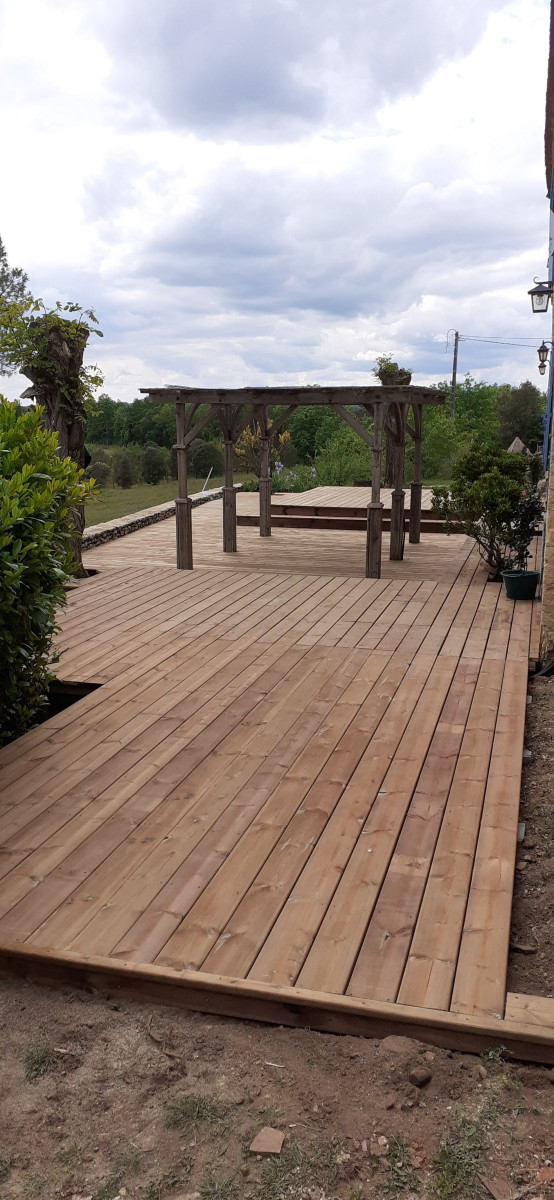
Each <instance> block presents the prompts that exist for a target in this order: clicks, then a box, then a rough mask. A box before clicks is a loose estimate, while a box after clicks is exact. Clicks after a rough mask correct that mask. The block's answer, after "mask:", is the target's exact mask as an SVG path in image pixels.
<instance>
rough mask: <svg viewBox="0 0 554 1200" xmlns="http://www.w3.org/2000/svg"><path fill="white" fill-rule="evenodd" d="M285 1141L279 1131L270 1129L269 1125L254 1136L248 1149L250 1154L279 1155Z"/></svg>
mask: <svg viewBox="0 0 554 1200" xmlns="http://www.w3.org/2000/svg"><path fill="white" fill-rule="evenodd" d="M284 1140H285V1135H284V1133H281V1130H280V1129H271V1127H270V1126H269V1125H267V1126H265V1128H264V1129H260V1132H259V1133H257V1134H256V1137H255V1138H254V1141H253V1142H252V1145H251V1147H250V1153H251V1154H280V1153H281V1150H282V1149H283V1142H284Z"/></svg>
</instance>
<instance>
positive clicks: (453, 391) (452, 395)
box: [450, 329, 460, 418]
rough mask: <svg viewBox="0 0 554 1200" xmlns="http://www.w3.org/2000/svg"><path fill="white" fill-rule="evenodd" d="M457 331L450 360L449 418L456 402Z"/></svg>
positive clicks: (455, 331)
mask: <svg viewBox="0 0 554 1200" xmlns="http://www.w3.org/2000/svg"><path fill="white" fill-rule="evenodd" d="M459 336H460V335H459V333H458V330H457V329H455V330H454V358H453V360H452V387H451V388H450V417H451V418H452V417H453V416H454V404H455V401H456V370H457V367H458V339H459Z"/></svg>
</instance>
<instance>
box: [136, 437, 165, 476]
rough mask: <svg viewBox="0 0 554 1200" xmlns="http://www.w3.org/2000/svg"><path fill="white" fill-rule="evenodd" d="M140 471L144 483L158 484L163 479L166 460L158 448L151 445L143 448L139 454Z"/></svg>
mask: <svg viewBox="0 0 554 1200" xmlns="http://www.w3.org/2000/svg"><path fill="white" fill-rule="evenodd" d="M166 453H167V452H166ZM141 469H142V478H143V481H144V483H160V481H161V480H162V479H165V476H166V475H167V458H166V454H164V451H163V450H162V449H161V447H160V446H155V445H153V444H152V443H149V444H148V445H146V446H144V448H143V451H142V454H141Z"/></svg>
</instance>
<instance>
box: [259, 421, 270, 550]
mask: <svg viewBox="0 0 554 1200" xmlns="http://www.w3.org/2000/svg"><path fill="white" fill-rule="evenodd" d="M260 444H261V456H260V457H261V464H260V465H261V471H260V480H259V492H260V537H271V475H270V471H269V465H270V464H269V438H268V437H262V438H261V440H260Z"/></svg>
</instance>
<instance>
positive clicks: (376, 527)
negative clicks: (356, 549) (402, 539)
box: [365, 502, 383, 579]
mask: <svg viewBox="0 0 554 1200" xmlns="http://www.w3.org/2000/svg"><path fill="white" fill-rule="evenodd" d="M382 541H383V505H382V504H381V503H380V502H377V504H373V502H372V503H371V504H368V506H367V544H366V557H365V573H366V578H367V579H380V578H381V545H382Z"/></svg>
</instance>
